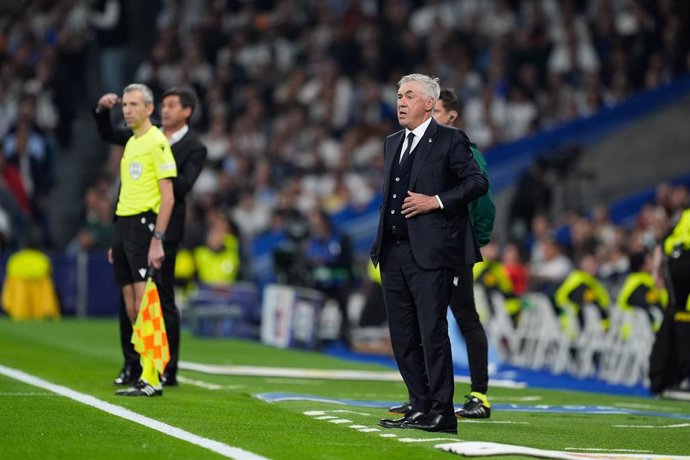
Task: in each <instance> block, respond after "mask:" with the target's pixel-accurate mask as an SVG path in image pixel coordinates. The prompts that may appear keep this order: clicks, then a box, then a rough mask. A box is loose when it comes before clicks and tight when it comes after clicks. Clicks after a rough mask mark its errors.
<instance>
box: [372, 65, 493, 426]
mask: <svg viewBox="0 0 690 460" xmlns="http://www.w3.org/2000/svg"><path fill="white" fill-rule="evenodd" d="M439 93H440V87H439V84H438V79H434V78H431V77H429V76H426V75H421V74H411V75H407V76H405V77H403V78H402V79H401V80H400V81H399V82H398V96H397V97H398V102H397V113H398V122H399V123H400V125H401V126H403V128H404V129H403V130H401V131H398V132H397V133H394V134H392V135H390V136H388V137H387V138H386V140H385V141H384V145H383V147H384V161H385V167H384V182H383V204H382V205H381V215H380V220H379V227H378V232H377V236H376V241H375V242H374V244H373V245H372V248H371V260H372V262H373V263H374V265H378V264H379V263H380V264H381V282H382V287H383V293H384V301H385V304H386V312H387V314H388V324H389V328H390V335H391V342H392V345H393V353H394V355H395V359H396V362H397V364H398V368H399V369H400V374H401V375H402V378H403V380H404V381H405V384H406V386H407V390H408V393H409V396H410V404H411V405H412V409H413V410H412V412H410V413H409V414H407V415H405V416H404V417H402V418H399V419H395V420H391V419H382V420H381V421H380V422H379V424H380V425H381V426H383V427H385V428H414V429H420V430H425V431H435V432H436V431H438V432H446V433H457V419H456V417H455V414H454V409H453V392H454V379H453V364H452V359H451V349H450V341H449V339H448V323H447V321H446V312H447V309H448V304H449V302H450V295H451V289H452V286H453V277H454V272H455V270H456V269H457V267H459V266H462V265H472V264H473V263H475V262H477V261H479V260H481V254H480V252H479V247H478V246H477V242H476V241H475V238H474V233H473V230H472V225H471V222H470V218H469V213H468V208H467V205H468V203H470V202H471V201H473V200H475V199H476V198H478V197H480V196H482V195H483V194H485V193H486V192H487V189H488V181H487V179H486V177H485V176H484V175H483V174H482V172H481V170H480V169H479V166H478V165H477V162H476V161H475V160H474V158H473V157H472V152H471V151H470V144H469V140H468V138H467V136H466V135H465V134H464V133H463V132H462V131H460V130H458V129H456V128H452V127H447V126H443V125H439V124H438V123H436V121H434V120H433V119H432V114H433V109H434V104H435V102H436V100H437V99H438V98H439Z"/></svg>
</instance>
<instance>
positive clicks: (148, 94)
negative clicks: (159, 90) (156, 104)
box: [122, 83, 153, 104]
mask: <svg viewBox="0 0 690 460" xmlns="http://www.w3.org/2000/svg"><path fill="white" fill-rule="evenodd" d="M131 91H139V92H140V93H141V95H142V97H143V98H144V104H153V92H152V91H151V88H149V87H148V86H146V85H144V84H143V83H132V84H130V85H127V86H126V87H125V89H124V90H122V92H123V93H129V92H131Z"/></svg>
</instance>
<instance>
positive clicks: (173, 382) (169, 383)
mask: <svg viewBox="0 0 690 460" xmlns="http://www.w3.org/2000/svg"><path fill="white" fill-rule="evenodd" d="M161 383H162V384H163V386H164V387H176V386H177V376H176V375H175V374H172V373H168V372H166V373H165V374H163V375H162V376H161Z"/></svg>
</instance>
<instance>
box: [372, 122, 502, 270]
mask: <svg viewBox="0 0 690 460" xmlns="http://www.w3.org/2000/svg"><path fill="white" fill-rule="evenodd" d="M404 136H405V130H404V129H403V130H401V131H398V132H396V133H394V134H391V135H390V136H388V137H387V138H386V140H385V141H384V144H383V150H384V160H385V166H384V170H383V177H384V183H383V203H382V205H381V211H380V219H379V227H378V232H377V234H376V240H375V241H374V244H373V245H372V247H371V260H372V262H374V265H378V262H379V259H380V256H381V247H382V244H383V242H384V238H385V237H386V236H385V235H384V218H385V215H386V214H385V213H387V212H388V211H389V210H388V206H389V193H388V189H389V183H390V180H391V169H392V167H393V161H395V160H397V159H398V158H399V155H400V149H401V147H402V143H403V138H404ZM412 161H413V163H412V171H411V173H410V174H411V175H410V187H409V188H410V191H412V192H416V193H423V194H425V195H429V196H434V195H438V196H439V198H440V199H441V202H442V203H443V207H444V208H443V209H438V210H436V211H434V212H430V213H426V214H421V215H418V216H415V217H412V218H410V219H407V229H408V234H409V238H410V247H411V249H412V255H413V256H414V258H415V261H416V262H417V264H419V266H420V267H422V268H423V269H427V270H438V269H443V268H447V269H453V268H456V267H459V266H461V265H471V264H473V263H475V262H477V261H480V260H482V257H481V254H480V252H479V247H478V246H477V242H476V241H475V238H474V233H473V230H472V224H471V222H470V218H469V212H468V209H467V205H468V204H469V203H470V202H471V201H473V200H475V199H477V198H478V197H480V196H482V195H484V194H485V193H486V192H487V190H488V186H489V184H488V180H487V179H486V177H485V176H484V175H483V174H482V172H481V170H480V169H479V165H478V164H477V162H476V161H475V160H474V158H473V156H472V152H471V151H470V143H469V139H468V138H467V136H466V135H465V133H464V132H462V131H460V130H458V129H456V128H452V127H448V126H443V125H439V124H438V123H436V121H435V120H433V119H432V120H431V123H430V124H429V127H428V128H427V130H426V132H425V133H424V135H423V136H422V138H421V139H420V141H419V143H418V144H417V147H416V148H415V154H414V158H413V159H412Z"/></svg>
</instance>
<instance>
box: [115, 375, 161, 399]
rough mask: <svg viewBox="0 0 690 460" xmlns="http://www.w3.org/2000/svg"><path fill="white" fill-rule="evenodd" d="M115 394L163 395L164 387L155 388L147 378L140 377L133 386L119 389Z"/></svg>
mask: <svg viewBox="0 0 690 460" xmlns="http://www.w3.org/2000/svg"><path fill="white" fill-rule="evenodd" d="M115 394H116V395H118V396H149V397H150V396H163V387H162V386H161V387H160V388H155V387H154V386H152V385H150V384H149V383H148V382H147V381H146V380H142V379H139V380H138V381H137V383H135V384H134V386H133V387H130V388H127V389H125V390H117V391H116V392H115Z"/></svg>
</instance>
